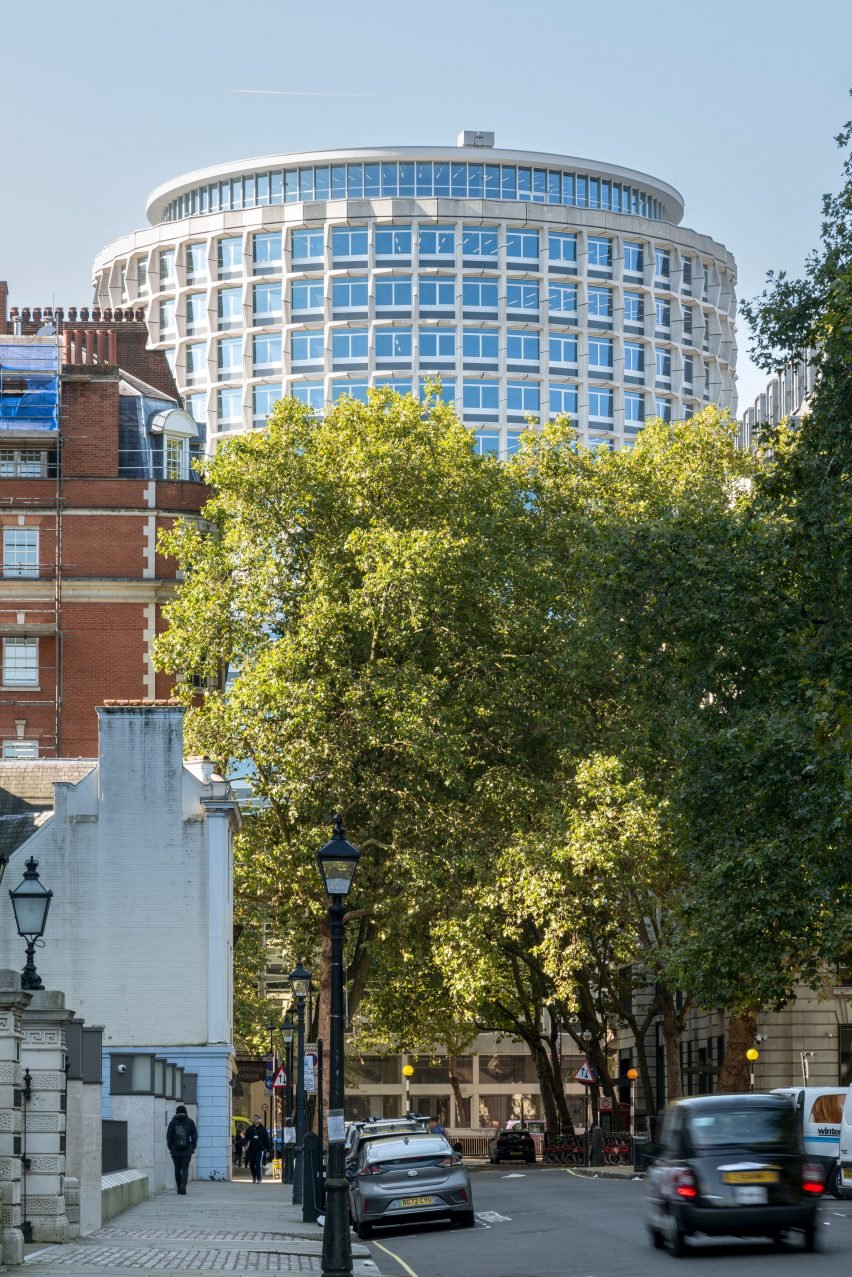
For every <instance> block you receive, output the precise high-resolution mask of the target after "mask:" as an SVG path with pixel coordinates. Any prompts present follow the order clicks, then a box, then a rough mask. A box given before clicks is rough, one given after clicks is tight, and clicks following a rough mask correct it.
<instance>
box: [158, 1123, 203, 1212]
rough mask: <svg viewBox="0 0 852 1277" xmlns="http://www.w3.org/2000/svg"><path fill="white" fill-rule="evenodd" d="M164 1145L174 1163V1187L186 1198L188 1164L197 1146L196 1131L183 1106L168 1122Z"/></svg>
mask: <svg viewBox="0 0 852 1277" xmlns="http://www.w3.org/2000/svg"><path fill="white" fill-rule="evenodd" d="M166 1144H167V1145H168V1149H169V1152H170V1153H171V1155H172V1161H173V1162H174V1167H175V1186H176V1188H177V1191H178V1193H179V1194H180V1196H181V1197H186V1181H187V1179H188V1178H189V1163H190V1162H191V1161H192V1155H193V1153H194V1152H195V1149H196V1145H197V1144H198V1129H197V1127H196V1125H195V1123H194V1122H193V1120H192V1118H191V1117H190V1116H189V1114H188V1113H187V1111H186V1106H185V1105H183V1104H179V1105H178V1106H177V1108H176V1109H175V1115H174V1117H173V1118H172V1120H171V1121H170V1122H169V1126H168V1130H167V1131H166Z"/></svg>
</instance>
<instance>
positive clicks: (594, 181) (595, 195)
mask: <svg viewBox="0 0 852 1277" xmlns="http://www.w3.org/2000/svg"><path fill="white" fill-rule="evenodd" d="M600 206H601V183H600V178H597V177H590V178H589V208H600Z"/></svg>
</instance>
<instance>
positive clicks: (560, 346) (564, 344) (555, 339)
mask: <svg viewBox="0 0 852 1277" xmlns="http://www.w3.org/2000/svg"><path fill="white" fill-rule="evenodd" d="M549 347H550V362H551V363H552V364H576V362H577V338H576V337H575V336H574V335H573V334H571V335H570V336H562V334H561V333H553V334H551V336H550V339H549Z"/></svg>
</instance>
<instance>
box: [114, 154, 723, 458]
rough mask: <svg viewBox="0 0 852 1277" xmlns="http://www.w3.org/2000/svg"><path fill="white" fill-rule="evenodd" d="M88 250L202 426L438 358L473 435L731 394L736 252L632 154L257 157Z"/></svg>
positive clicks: (178, 184)
mask: <svg viewBox="0 0 852 1277" xmlns="http://www.w3.org/2000/svg"><path fill="white" fill-rule="evenodd" d="M147 211H148V219H149V222H150V225H149V226H148V227H147V228H146V229H144V230H138V231H136V232H134V233H133V234H130V235H126V236H124V237H123V238H121V239H119V240H116V241H115V242H114V243H113V244H110V245H109V246H108V247H107V248H105V249H104V250H103V251H102V252H101V253H100V254H99V255H98V257H97V259H96V261H95V266H94V284H95V295H96V300H97V304H98V305H99V306H101V307H112V308H115V307H124V306H130V307H138V308H142V309H144V313H145V315H146V317H147V323H148V327H149V330H150V334H151V341H152V344H153V346H154V347H155V348H156V349H157V350H162V351H164V352H165V353H166V354H167V355H168V358H169V362H170V364H171V367H172V369H173V371H174V374H175V379H176V381H177V384H178V388H179V390H180V393H181V394H182V395H184V397H185V400H186V405H187V408H188V409H189V410H190V412H191V414H192V416H193V418H194V419H195V420H196V421H197V422H198V423H199V425H200V426H201V427H202V428H204V429H205V431H206V432H207V436H208V439H209V442H210V446H211V447H212V446H215V443H216V441H217V440H218V439H221V438H223V437H225V436H227V435H228V434H229V433H231V432H234V431H244V430H249V429H251V428H252V427H254V426H261V425H263V423H264V421H265V420H266V417H267V415H268V413H269V411H270V409H271V407H272V405H273V403H274V402H275V401H276V400H277V399H278V398H280V397H281V395H282V394H284V395H293V396H295V397H296V398H298V399H301V400H303V401H304V402H305V403H306V404H308V405H309V406H310V407H311V408H313V409H315V410H316V411H322V410H323V406H324V405H325V404H327V403H329V402H331V401H333V400H335V399H337V398H338V397H339V396H341V395H346V394H348V395H352V396H353V397H355V398H363V397H365V396H366V393H367V387H368V386H379V385H390V386H392V387H393V388H395V389H397V390H400V391H402V392H413V393H414V394H418V395H422V394H423V393H424V392H425V388H426V386H427V385H429V384H431V383H433V382H434V380H435V379H436V378H440V382H441V391H440V393H441V395H442V397H444V398H446V399H451V400H452V401H453V402H454V403H455V405H456V408H457V410H458V412H459V414H460V415H461V416H462V418H463V420H464V421H465V422H466V423H467V424H468V425H469V426H470V428H471V430H472V431H473V432H474V433H475V436H476V439H477V445H478V447H479V449H480V450H481V451H483V452H495V453H499V454H503V455H505V454H507V453H511V452H512V451H513V450H514V449H515V448H516V447H517V440H518V436H519V433H520V431H521V430H522V429H523V428H524V426H525V425H526V423H527V420H528V419H530V418H531V419H533V420H535V421H537V422H545V421H547V420H548V419H549V418H553V417H556V416H559V415H563V414H566V413H567V414H570V416H571V417H572V419H573V420H574V422H575V423H576V425H577V427H578V429H579V431H580V433H581V435H582V436H583V437H584V438H586V439H587V440H588V441H589V442H590V443H592V444H594V445H596V446H603V447H619V446H623V445H629V444H630V442H631V440H632V439H633V438H634V437H635V435H636V433H637V432H638V431H639V430H640V429H641V427H642V424H643V422H644V421H645V419H646V418H647V417H652V416H661V417H663V418H664V419H673V420H676V419H679V418H682V417H687V416H690V415H692V414H693V413H694V412H696V411H697V410H698V409H699V408H700V407H702V405H704V404H709V403H714V404H718V405H719V406H721V407H723V408H729V409H730V410H731V411H732V412H733V411H735V409H736V390H735V365H736V340H735V315H736V294H735V282H736V266H735V263H734V259H733V257H732V256H731V254H730V253H729V252H727V250H726V249H725V248H724V247H723V246H722V245H721V244H719V243H717V242H716V241H714V240H713V239H711V238H710V237H709V236H707V235H703V234H699V233H697V232H695V231H692V230H689V229H687V228H685V227H683V226H682V225H681V224H680V223H681V219H682V217H683V211H684V210H683V200H682V198H681V196H680V195H679V194H678V192H677V191H675V190H674V189H673V188H672V187H671V186H669V185H668V184H667V183H665V182H661V181H659V180H658V179H656V178H652V177H649V176H647V175H646V174H643V173H637V172H635V171H633V170H630V169H624V168H620V167H617V166H615V165H610V164H603V163H599V162H597V161H589V160H579V159H576V158H573V157H570V156H564V155H546V154H540V153H538V152H521V151H506V150H497V149H495V148H494V138H493V134H487V133H481V132H477V133H465V134H462V135H461V137H460V138H459V145H458V147H456V148H441V147H432V148H426V147H397V148H376V149H369V150H361V151H355V150H351V151H324V152H317V153H311V154H292V155H276V156H268V157H264V158H262V159H253V160H248V161H243V162H240V163H237V164H221V165H217V166H214V167H212V168H208V169H202V170H199V171H197V172H194V173H189V174H186V175H184V176H183V177H180V178H177V179H176V180H174V181H171V182H168V183H166V184H165V185H164V186H161V187H160V188H159V189H158V190H156V191H155V192H154V193H153V194H152V196H151V197H150V199H149V202H148V210H147Z"/></svg>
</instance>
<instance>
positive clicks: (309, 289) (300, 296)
mask: <svg viewBox="0 0 852 1277" xmlns="http://www.w3.org/2000/svg"><path fill="white" fill-rule="evenodd" d="M292 298H293V313H294V314H295V313H296V311H301V310H314V311H316V310H322V308H323V302H324V286H323V282H322V280H321V279H306V280H304V281H302V282H295V283H294V284H293V285H292Z"/></svg>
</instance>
